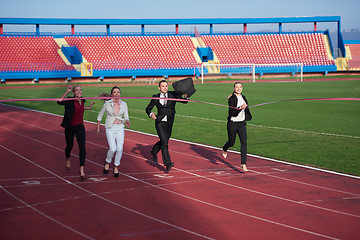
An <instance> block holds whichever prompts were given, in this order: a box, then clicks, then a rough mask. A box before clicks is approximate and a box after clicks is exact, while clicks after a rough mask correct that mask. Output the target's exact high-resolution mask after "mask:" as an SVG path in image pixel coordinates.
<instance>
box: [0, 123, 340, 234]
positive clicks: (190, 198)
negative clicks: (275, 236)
mask: <svg viewBox="0 0 360 240" xmlns="http://www.w3.org/2000/svg"><path fill="white" fill-rule="evenodd" d="M2 128H4V127H2ZM4 129H6V130H8V131H11V132H14V133H15V134H18V135H20V136H23V137H25V138H29V139H31V140H33V141H35V142H39V143H42V144H44V145H46V146H48V147H51V148H54V149H57V150H59V151H63V150H62V149H59V148H57V147H55V146H52V145H50V144H47V143H44V142H42V141H40V140H37V139H34V138H31V137H28V136H26V135H23V134H21V133H17V132H15V131H12V130H10V129H7V128H4ZM99 146H100V145H99ZM0 147H3V146H2V145H0ZM3 148H5V149H7V148H6V147H3ZM7 150H8V151H10V152H12V153H13V154H15V155H17V156H20V157H21V158H23V159H25V160H26V161H29V162H30V163H33V162H32V161H31V160H28V159H27V158H25V157H22V156H21V155H19V154H17V153H16V152H13V151H12V150H10V149H7ZM125 154H127V153H125ZM72 155H74V156H77V155H75V154H72ZM127 155H130V156H133V157H135V158H139V159H142V160H145V161H147V159H145V158H143V157H139V156H137V155H133V154H127ZM86 160H87V162H91V163H93V164H95V165H98V166H101V167H102V165H101V164H98V163H96V162H94V161H92V160H89V159H86ZM33 164H35V165H36V166H39V167H40V168H41V169H43V170H45V171H46V172H48V173H50V174H52V175H55V176H57V177H58V178H60V179H61V180H63V181H65V182H68V183H69V184H71V185H73V186H75V187H77V188H79V189H81V190H83V191H85V192H88V193H90V194H91V195H92V196H95V197H98V198H100V199H102V200H105V201H107V202H109V203H112V204H114V205H116V206H119V207H121V208H124V209H126V210H129V211H131V212H134V213H137V214H139V215H141V216H144V217H148V218H150V219H153V220H155V221H160V222H161V223H164V224H167V225H170V226H173V227H175V228H178V229H180V230H184V231H186V232H189V233H193V234H195V235H197V236H201V237H204V238H207V239H211V238H208V237H206V236H202V235H200V234H197V233H194V232H191V231H189V230H186V229H183V228H181V227H177V226H175V225H172V224H170V223H167V222H163V221H162V220H159V219H156V218H153V217H151V216H148V215H145V214H143V213H140V212H138V211H136V210H132V209H130V208H127V207H125V206H122V205H120V204H117V203H115V202H113V201H111V200H108V199H107V198H105V197H101V196H99V195H97V194H95V193H92V192H91V191H89V190H86V189H84V188H82V187H80V186H78V185H76V184H75V183H72V182H71V181H68V180H66V179H64V178H62V177H61V176H59V175H57V174H55V173H53V172H51V171H50V170H47V169H46V168H43V167H41V166H40V165H38V164H36V163H33ZM175 169H177V168H175ZM178 170H179V171H182V172H185V173H188V174H190V175H194V176H198V177H200V178H203V179H207V180H210V181H214V182H218V183H220V184H225V185H229V186H235V185H232V184H226V183H223V182H221V181H218V180H214V179H211V178H207V177H204V176H201V175H198V174H193V173H190V172H188V171H185V170H180V169H178ZM120 174H121V175H123V176H126V177H128V178H130V179H133V180H135V181H138V182H141V183H143V184H145V185H149V186H152V187H154V188H157V189H160V190H163V191H166V192H169V193H172V194H174V195H177V196H180V197H184V198H187V199H189V200H193V201H196V202H199V203H202V204H205V205H209V206H212V207H215V208H218V209H222V210H225V211H229V212H233V213H236V214H239V215H243V216H246V217H250V218H253V219H257V220H260V221H263V222H267V223H271V224H275V225H278V226H282V227H285V228H289V229H293V230H297V231H300V232H304V233H307V234H311V235H315V236H319V237H323V238H327V239H334V240H335V239H337V238H333V237H330V236H327V235H323V234H320V233H316V232H312V231H308V230H305V229H302V228H298V227H294V226H290V225H287V224H283V223H279V222H275V221H272V220H268V219H265V218H262V217H257V216H254V215H250V214H247V213H243V212H239V211H237V210H233V209H229V208H226V207H222V206H219V205H216V204H212V203H209V202H205V201H202V200H199V199H196V198H193V197H190V196H187V195H184V194H181V193H178V192H174V191H172V190H169V189H166V188H163V187H160V186H158V185H155V184H152V183H149V182H146V181H143V180H141V179H138V178H136V177H133V176H130V175H128V174H125V173H122V172H120ZM235 187H238V186H235ZM238 188H240V189H242V190H247V191H248V189H246V188H242V187H238ZM250 192H256V191H252V190H251V191H250ZM257 193H260V192H257ZM260 194H262V195H265V196H271V195H270V194H264V193H260ZM276 198H277V199H282V200H286V199H285V198H280V197H276ZM290 201H291V200H290ZM291 202H293V203H298V202H296V201H291ZM302 205H306V206H312V205H310V204H302ZM316 207H317V206H316ZM320 209H323V208H320ZM335 212H337V211H335ZM338 213H340V212H338Z"/></svg>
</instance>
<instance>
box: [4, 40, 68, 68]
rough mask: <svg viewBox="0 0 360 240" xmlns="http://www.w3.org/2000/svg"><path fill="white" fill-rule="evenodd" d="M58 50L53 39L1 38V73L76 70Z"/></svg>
mask: <svg viewBox="0 0 360 240" xmlns="http://www.w3.org/2000/svg"><path fill="white" fill-rule="evenodd" d="M58 49H59V47H58V45H57V44H56V42H55V41H54V39H53V37H32V36H31V37H23V36H0V72H43V71H69V70H74V68H73V67H72V66H71V65H70V66H68V65H66V64H65V62H64V61H63V60H62V59H61V57H60V56H59V54H58V52H57V50H58Z"/></svg>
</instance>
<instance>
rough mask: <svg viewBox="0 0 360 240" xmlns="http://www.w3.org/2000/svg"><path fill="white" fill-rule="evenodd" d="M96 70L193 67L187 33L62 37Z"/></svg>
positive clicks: (191, 46)
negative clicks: (178, 34)
mask: <svg viewBox="0 0 360 240" xmlns="http://www.w3.org/2000/svg"><path fill="white" fill-rule="evenodd" d="M65 39H66V41H67V42H68V43H69V44H70V45H71V46H77V48H78V49H79V50H80V52H81V53H82V54H83V56H84V57H85V59H86V60H87V61H88V62H91V63H92V64H93V69H96V70H112V69H124V70H128V69H143V70H148V69H165V68H167V69H168V68H170V69H172V68H176V69H179V68H180V69H181V68H193V67H194V66H195V65H196V64H197V63H196V60H195V57H194V56H193V51H194V50H195V47H194V45H193V43H192V41H191V38H190V36H113V37H93V36H91V37H73V36H71V37H65Z"/></svg>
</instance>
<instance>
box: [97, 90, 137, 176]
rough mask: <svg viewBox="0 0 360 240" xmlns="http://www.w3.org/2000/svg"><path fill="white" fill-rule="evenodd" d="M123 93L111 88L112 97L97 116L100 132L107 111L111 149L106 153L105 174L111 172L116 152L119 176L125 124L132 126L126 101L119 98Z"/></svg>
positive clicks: (106, 122)
mask: <svg viewBox="0 0 360 240" xmlns="http://www.w3.org/2000/svg"><path fill="white" fill-rule="evenodd" d="M120 95H121V91H120V88H119V87H117V86H115V87H113V88H112V89H111V95H110V96H111V97H114V98H113V99H110V100H108V101H105V103H104V105H103V106H102V108H101V110H100V112H99V115H98V117H97V129H96V133H97V134H99V132H100V122H101V119H102V117H103V115H104V113H106V119H105V133H106V139H107V142H108V144H109V150H108V152H107V155H106V159H105V164H104V170H103V172H104V174H108V173H109V167H110V164H111V162H112V158H113V157H114V155H115V153H116V155H115V160H114V165H115V167H114V177H119V169H118V167H119V165H120V160H121V157H122V153H123V145H124V135H125V126H126V127H130V126H131V124H130V121H129V113H128V108H127V104H126V102H124V101H122V100H120V99H119V97H120Z"/></svg>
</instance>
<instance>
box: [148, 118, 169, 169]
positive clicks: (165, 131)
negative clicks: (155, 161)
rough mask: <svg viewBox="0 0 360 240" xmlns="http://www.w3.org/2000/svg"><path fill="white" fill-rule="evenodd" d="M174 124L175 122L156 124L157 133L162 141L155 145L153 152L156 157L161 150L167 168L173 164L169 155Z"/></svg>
mask: <svg viewBox="0 0 360 240" xmlns="http://www.w3.org/2000/svg"><path fill="white" fill-rule="evenodd" d="M173 123H174V122H173V121H171V122H163V121H160V122H157V123H155V128H156V132H157V134H158V136H159V138H160V140H159V141H158V142H156V143H155V145H154V146H153V148H152V150H151V152H152V154H153V155H156V154H157V153H158V152H159V151H160V150H161V153H162V159H163V163H164V165H165V166H169V165H170V163H171V157H170V154H169V138H170V137H171V132H172V127H173Z"/></svg>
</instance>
